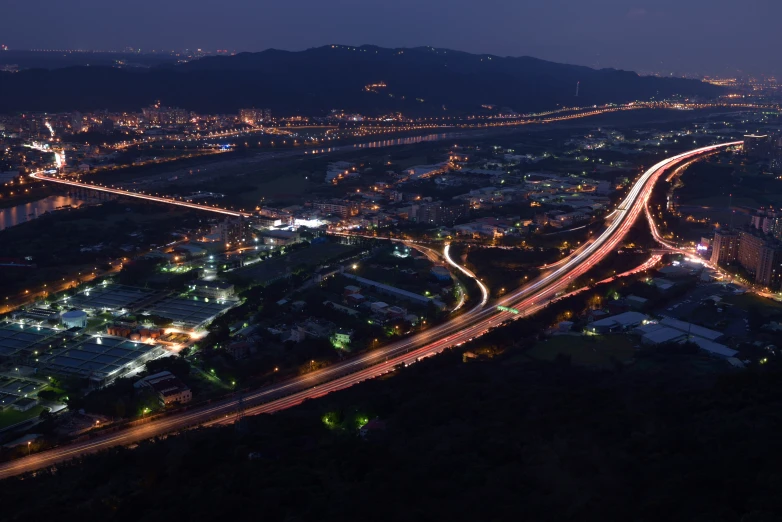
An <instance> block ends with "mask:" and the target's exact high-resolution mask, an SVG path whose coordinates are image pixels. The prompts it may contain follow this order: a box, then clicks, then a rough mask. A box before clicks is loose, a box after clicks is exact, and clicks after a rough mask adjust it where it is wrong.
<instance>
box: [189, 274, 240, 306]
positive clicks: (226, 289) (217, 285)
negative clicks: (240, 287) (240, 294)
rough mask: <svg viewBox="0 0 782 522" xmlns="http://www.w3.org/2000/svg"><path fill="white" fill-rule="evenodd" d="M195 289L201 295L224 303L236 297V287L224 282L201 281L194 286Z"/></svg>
mask: <svg viewBox="0 0 782 522" xmlns="http://www.w3.org/2000/svg"><path fill="white" fill-rule="evenodd" d="M193 289H194V290H195V291H196V292H198V293H199V294H201V295H204V296H206V297H213V298H215V299H221V300H223V301H225V300H227V299H230V298H232V297H234V295H236V290H235V289H234V285H232V284H231V283H226V282H223V281H205V280H203V279H199V280H198V281H196V282H195V284H194V285H193Z"/></svg>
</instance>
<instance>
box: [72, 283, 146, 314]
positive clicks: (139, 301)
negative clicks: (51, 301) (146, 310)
mask: <svg viewBox="0 0 782 522" xmlns="http://www.w3.org/2000/svg"><path fill="white" fill-rule="evenodd" d="M159 296H160V294H159V293H158V292H155V291H154V290H147V289H146V288H138V287H135V286H126V285H118V284H108V283H106V284H101V285H98V286H94V287H92V288H87V289H85V290H83V291H82V292H80V293H78V294H76V295H74V296H71V297H65V298H64V299H63V300H62V303H61V304H63V305H65V306H69V307H73V308H78V309H80V310H85V311H88V312H102V311H108V312H119V311H121V310H125V311H131V312H132V311H134V310H136V309H138V308H140V307H142V306H144V305H145V304H147V303H149V302H151V301H153V300H155V299H157V298H159Z"/></svg>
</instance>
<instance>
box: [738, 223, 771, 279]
mask: <svg viewBox="0 0 782 522" xmlns="http://www.w3.org/2000/svg"><path fill="white" fill-rule="evenodd" d="M765 244H766V240H765V238H763V237H760V236H759V235H755V234H753V233H752V232H750V231H741V232H739V253H738V261H739V264H740V265H741V266H743V267H744V268H746V269H747V270H748V271H749V272H750V273H752V274H754V273H755V272H757V269H758V264H759V263H760V251H761V250H762V249H763V247H764V246H765Z"/></svg>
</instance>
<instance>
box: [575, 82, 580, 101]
mask: <svg viewBox="0 0 782 522" xmlns="http://www.w3.org/2000/svg"><path fill="white" fill-rule="evenodd" d="M580 86H581V80H579V81H577V82H576V98H578V88H579V87H580Z"/></svg>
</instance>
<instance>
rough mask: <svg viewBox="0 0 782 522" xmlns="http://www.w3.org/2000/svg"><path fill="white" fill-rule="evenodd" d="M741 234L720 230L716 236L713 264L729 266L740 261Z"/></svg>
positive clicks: (712, 253)
mask: <svg viewBox="0 0 782 522" xmlns="http://www.w3.org/2000/svg"><path fill="white" fill-rule="evenodd" d="M738 255H739V234H738V232H735V231H732V230H718V231H717V233H715V234H714V244H713V246H712V250H711V262H712V263H713V264H715V265H729V264H731V263H733V262H734V261H736V259H738Z"/></svg>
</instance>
